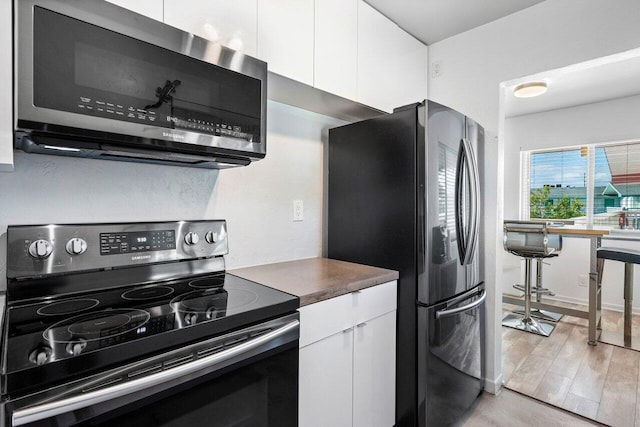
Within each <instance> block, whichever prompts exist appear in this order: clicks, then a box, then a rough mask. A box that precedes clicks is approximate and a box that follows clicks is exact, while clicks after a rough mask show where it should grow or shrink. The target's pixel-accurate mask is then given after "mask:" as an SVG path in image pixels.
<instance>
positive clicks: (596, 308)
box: [589, 236, 602, 345]
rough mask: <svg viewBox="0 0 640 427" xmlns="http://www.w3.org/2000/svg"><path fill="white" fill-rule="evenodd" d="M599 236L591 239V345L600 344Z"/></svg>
mask: <svg viewBox="0 0 640 427" xmlns="http://www.w3.org/2000/svg"><path fill="white" fill-rule="evenodd" d="M601 240H602V239H601V238H600V237H599V236H597V237H596V236H593V237H591V238H590V239H589V241H590V254H589V345H597V344H598V337H597V333H598V331H597V330H598V328H599V327H600V321H601V313H602V312H601V310H602V300H601V296H600V294H601V292H600V289H599V288H600V284H599V283H598V282H599V280H598V258H597V255H598V254H597V250H598V248H599V247H600V244H601Z"/></svg>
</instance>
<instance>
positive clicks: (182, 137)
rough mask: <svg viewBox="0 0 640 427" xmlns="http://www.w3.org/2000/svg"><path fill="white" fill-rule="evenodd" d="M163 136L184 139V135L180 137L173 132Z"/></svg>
mask: <svg viewBox="0 0 640 427" xmlns="http://www.w3.org/2000/svg"><path fill="white" fill-rule="evenodd" d="M162 136H166V137H171V138H173V139H184V135H179V134H177V133H171V132H162Z"/></svg>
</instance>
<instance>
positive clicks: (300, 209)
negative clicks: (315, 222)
mask: <svg viewBox="0 0 640 427" xmlns="http://www.w3.org/2000/svg"><path fill="white" fill-rule="evenodd" d="M293 220H294V221H304V204H303V202H302V200H294V201H293Z"/></svg>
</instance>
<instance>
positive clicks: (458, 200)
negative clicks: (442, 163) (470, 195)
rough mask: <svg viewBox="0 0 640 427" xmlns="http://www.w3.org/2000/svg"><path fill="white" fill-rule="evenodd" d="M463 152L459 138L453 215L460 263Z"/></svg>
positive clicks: (462, 246)
mask: <svg viewBox="0 0 640 427" xmlns="http://www.w3.org/2000/svg"><path fill="white" fill-rule="evenodd" d="M464 158H465V152H464V143H463V141H462V140H460V147H459V149H458V159H457V161H456V181H455V183H456V185H455V200H454V206H455V217H456V242H457V246H458V257H459V259H460V264H461V265H464V259H465V257H466V244H465V236H464V231H465V230H464V221H463V217H462V216H463V214H464V213H463V209H462V203H463V201H464V194H463V187H464V183H463V179H464V175H463V172H462V170H463V168H464V163H465V160H464Z"/></svg>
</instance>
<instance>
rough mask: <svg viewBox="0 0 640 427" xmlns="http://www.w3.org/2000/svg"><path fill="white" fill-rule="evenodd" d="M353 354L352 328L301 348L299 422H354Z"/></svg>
mask: <svg viewBox="0 0 640 427" xmlns="http://www.w3.org/2000/svg"><path fill="white" fill-rule="evenodd" d="M352 357H353V329H348V330H347V332H338V333H337V334H334V335H331V336H329V337H327V338H325V339H323V340H320V341H317V342H315V343H313V344H310V345H308V346H306V347H303V348H301V349H300V380H299V384H300V388H299V410H300V412H299V421H300V423H299V425H300V426H304V427H316V426H317V427H327V426H332V427H342V426H345V427H346V426H350V425H351V422H352V413H351V407H352V375H353V371H352V362H353V361H352Z"/></svg>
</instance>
